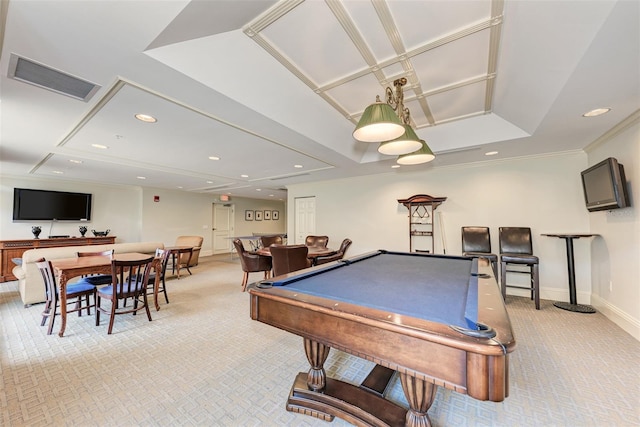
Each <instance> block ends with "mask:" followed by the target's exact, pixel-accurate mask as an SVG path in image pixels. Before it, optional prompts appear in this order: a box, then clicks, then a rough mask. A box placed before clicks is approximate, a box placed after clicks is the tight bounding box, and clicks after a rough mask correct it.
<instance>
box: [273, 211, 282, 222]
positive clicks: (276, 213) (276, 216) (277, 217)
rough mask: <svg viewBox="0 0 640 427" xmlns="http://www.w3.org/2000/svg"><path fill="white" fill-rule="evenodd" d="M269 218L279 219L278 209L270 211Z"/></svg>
mask: <svg viewBox="0 0 640 427" xmlns="http://www.w3.org/2000/svg"><path fill="white" fill-rule="evenodd" d="M271 218H272V219H273V220H274V221H277V220H279V219H280V212H278V211H271Z"/></svg>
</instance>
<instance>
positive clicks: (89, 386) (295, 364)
mask: <svg viewBox="0 0 640 427" xmlns="http://www.w3.org/2000/svg"><path fill="white" fill-rule="evenodd" d="M192 271H193V273H194V274H193V276H187V277H184V276H183V277H182V278H180V279H179V280H176V279H173V280H170V281H169V282H168V289H169V298H170V304H164V303H163V304H161V310H160V311H157V312H156V311H155V310H154V309H152V312H151V314H152V317H153V321H152V322H148V321H147V320H146V317H145V316H136V317H133V316H119V317H117V318H116V322H115V325H114V333H113V335H111V336H108V335H107V332H106V325H107V322H106V321H105V320H103V321H102V325H101V326H99V327H96V326H95V324H94V322H95V320H94V318H93V317H89V316H86V315H85V316H83V317H80V318H78V317H77V316H75V315H74V316H71V317H70V318H69V321H68V324H67V332H66V334H65V337H64V338H59V337H58V336H57V335H51V336H47V335H46V327H40V326H39V321H40V312H41V310H42V306H41V305H35V306H32V307H29V308H26V309H25V308H23V306H22V303H21V301H20V296H19V294H18V291H17V282H9V283H1V284H0V322H1V325H0V328H1V331H2V342H1V343H0V349H1V355H0V357H1V360H0V371H1V373H2V382H1V383H0V410H1V415H0V426H62V425H66V426H76V425H77V426H134V425H139V426H152V425H153V426H175V425H184V426H213V425H216V426H346V425H349V424H348V423H346V422H344V421H342V420H339V419H336V420H335V421H334V422H333V423H330V424H329V423H326V422H324V421H320V420H317V419H315V418H312V417H308V416H305V415H300V414H294V413H290V412H287V411H286V410H285V401H286V398H287V396H288V394H289V389H290V388H291V384H292V382H293V379H294V377H295V375H296V373H297V372H299V371H306V370H307V369H308V365H307V361H306V357H305V355H304V351H303V348H302V339H301V338H299V337H297V336H294V335H291V334H289V333H286V332H283V331H280V330H278V329H276V328H273V327H270V326H267V325H264V324H262V323H259V322H255V321H252V320H251V319H250V318H249V307H248V295H247V294H246V293H242V292H240V281H241V279H242V273H241V270H240V266H239V265H238V264H237V261H235V262H234V261H231V260H230V259H229V257H228V256H225V257H220V256H217V257H206V258H201V263H200V265H199V266H197V267H195V268H193V269H192ZM251 279H252V280H258V279H260V275H259V274H253V275H252V277H251ZM507 308H508V311H509V314H510V317H511V320H512V323H513V327H514V330H515V333H516V340H517V348H516V350H515V352H514V353H512V354H511V366H510V377H511V381H510V396H509V397H508V398H507V399H506V400H505V401H504V402H501V403H493V402H479V401H476V400H474V399H471V398H469V397H468V396H465V395H461V394H458V393H455V392H452V391H449V390H442V389H439V390H438V393H437V397H436V401H435V403H434V405H433V406H432V408H431V410H430V411H429V414H430V417H431V421H432V423H433V425H434V426H596V425H598V426H640V409H639V408H640V363H639V362H640V342H638V341H636V340H634V339H633V338H632V337H631V336H630V335H628V334H627V333H625V332H624V331H622V330H621V329H620V328H618V327H617V326H616V325H615V324H613V323H612V322H610V321H609V320H607V319H606V318H605V317H604V316H602V315H601V314H599V313H596V314H590V315H587V314H576V313H570V312H567V311H563V310H559V309H557V308H555V307H553V305H552V303H551V301H542V307H541V308H542V309H541V310H540V311H536V310H535V309H534V305H533V302H531V301H529V300H528V299H526V298H517V297H509V298H508V300H507ZM58 326H59V325H57V326H56V327H55V328H54V329H55V330H57V329H58ZM325 368H326V369H327V373H328V375H330V376H332V377H337V378H342V379H344V380H347V381H351V382H358V381H359V380H361V379H362V378H364V376H366V374H367V372H368V370H369V369H370V368H371V364H370V363H369V362H367V361H363V360H361V359H357V358H355V357H352V356H350V355H347V354H345V353H342V352H339V351H335V350H332V351H331V354H330V356H329V359H328V361H327V364H326V365H325ZM390 398H391V399H392V400H395V401H397V402H402V403H404V397H403V395H402V390H401V388H400V385H399V383H396V384H395V386H394V388H393V390H392V391H391V395H390Z"/></svg>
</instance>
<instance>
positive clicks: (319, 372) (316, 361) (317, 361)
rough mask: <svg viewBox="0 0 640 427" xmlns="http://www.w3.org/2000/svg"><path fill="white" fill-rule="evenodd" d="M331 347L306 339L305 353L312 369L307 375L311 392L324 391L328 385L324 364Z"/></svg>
mask: <svg viewBox="0 0 640 427" xmlns="http://www.w3.org/2000/svg"><path fill="white" fill-rule="evenodd" d="M330 350H331V347H328V346H326V345H324V344H321V343H319V342H316V341H311V340H310V339H308V338H305V339H304V351H305V353H306V354H307V360H308V361H309V365H311V368H310V369H309V373H308V374H307V385H308V386H309V390H313V391H322V390H324V388H325V386H326V384H327V374H326V372H325V370H324V362H325V361H326V360H327V357H328V356H329V351H330Z"/></svg>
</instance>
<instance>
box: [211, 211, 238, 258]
mask: <svg viewBox="0 0 640 427" xmlns="http://www.w3.org/2000/svg"><path fill="white" fill-rule="evenodd" d="M211 222H212V223H213V254H214V255H215V254H225V253H229V252H230V251H231V245H232V242H231V239H230V237H233V225H234V224H233V205H222V204H219V203H214V204H213V220H212V221H211Z"/></svg>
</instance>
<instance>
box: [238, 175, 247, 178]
mask: <svg viewBox="0 0 640 427" xmlns="http://www.w3.org/2000/svg"><path fill="white" fill-rule="evenodd" d="M240 178H249V175H245V174H242V175H240Z"/></svg>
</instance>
